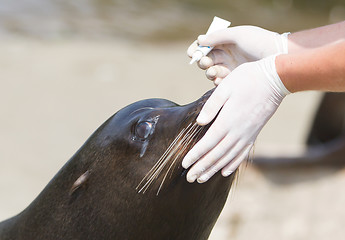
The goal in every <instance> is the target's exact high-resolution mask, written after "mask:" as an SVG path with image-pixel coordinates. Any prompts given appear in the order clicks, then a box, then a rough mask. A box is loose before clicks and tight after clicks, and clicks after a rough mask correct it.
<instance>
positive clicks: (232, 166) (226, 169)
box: [222, 145, 253, 177]
mask: <svg viewBox="0 0 345 240" xmlns="http://www.w3.org/2000/svg"><path fill="white" fill-rule="evenodd" d="M252 147H253V145H249V146H247V147H246V148H245V150H244V151H243V153H242V154H241V155H239V156H238V157H236V159H234V161H231V162H230V163H229V164H228V165H226V166H225V167H224V168H223V169H222V175H223V176H224V177H228V176H230V175H231V174H232V173H233V172H235V171H236V169H237V168H238V167H239V165H240V164H241V163H242V162H243V161H244V160H246V159H248V156H249V153H250V150H251V149H252Z"/></svg>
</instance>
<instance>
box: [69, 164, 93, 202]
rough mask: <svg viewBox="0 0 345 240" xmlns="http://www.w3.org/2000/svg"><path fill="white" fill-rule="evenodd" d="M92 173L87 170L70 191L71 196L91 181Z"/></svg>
mask: <svg viewBox="0 0 345 240" xmlns="http://www.w3.org/2000/svg"><path fill="white" fill-rule="evenodd" d="M89 176H90V172H89V170H87V171H86V172H84V173H83V174H82V175H81V176H80V177H78V179H77V180H76V181H75V182H74V183H73V185H72V187H71V189H70V190H69V195H70V196H71V195H72V194H73V193H74V192H75V191H76V190H77V189H79V188H81V187H82V186H84V185H85V184H86V182H87V180H88V179H89Z"/></svg>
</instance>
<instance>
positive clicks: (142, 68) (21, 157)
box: [0, 0, 345, 240]
mask: <svg viewBox="0 0 345 240" xmlns="http://www.w3.org/2000/svg"><path fill="white" fill-rule="evenodd" d="M215 15H216V16H219V17H222V18H224V19H227V20H230V21H231V22H232V26H236V25H242V24H250V25H257V26H260V27H263V28H266V29H269V30H272V31H277V32H280V33H282V32H287V31H291V32H294V31H298V30H303V29H306V28H313V27H317V26H321V25H326V24H329V23H334V22H338V21H341V20H344V19H345V1H344V0H328V1H321V0H298V1H297V0H295V1H294V0H233V1H230V0H228V1H226V0H214V1H209V0H174V1H173V0H146V1H142V0H73V1H67V0H26V1H13V0H0V110H1V118H0V166H1V167H0V221H1V220H4V219H6V218H9V217H11V216H13V215H15V214H17V213H19V212H20V211H21V210H23V209H24V208H25V207H26V206H27V205H28V204H29V203H30V202H31V201H32V200H33V199H34V198H35V197H36V196H37V195H38V194H39V192H40V191H41V190H42V189H43V188H44V186H45V185H46V184H47V183H48V181H49V180H50V179H51V178H52V177H53V176H54V174H55V173H56V172H57V171H58V170H59V169H60V168H61V167H62V165H63V164H64V163H65V162H66V161H67V160H68V159H69V158H70V157H71V156H72V155H73V154H74V152H76V151H77V149H78V148H79V147H80V146H81V145H82V144H83V143H84V141H85V140H86V139H87V137H88V136H89V135H90V134H91V133H92V132H93V131H94V130H95V129H96V128H97V127H98V126H99V125H100V124H101V123H103V122H104V121H105V120H106V119H107V118H108V117H109V116H111V115H112V114H113V113H115V112H116V111H117V110H119V109H120V108H122V107H124V106H126V105H128V104H130V103H132V102H134V101H137V100H141V99H144V98H153V97H159V98H166V99H169V100H172V101H175V102H177V103H179V104H186V103H189V102H191V101H194V100H196V99H197V98H199V97H200V96H201V95H202V94H203V93H204V92H206V91H207V90H209V89H211V88H212V87H213V85H212V83H211V82H209V81H208V80H206V78H205V76H204V73H203V72H202V71H200V70H199V69H198V68H197V67H196V66H195V65H194V66H190V65H189V64H188V62H189V59H188V57H187V56H186V53H185V52H186V49H187V47H188V46H189V45H190V43H191V42H193V41H194V39H195V38H196V37H197V36H198V35H199V34H203V33H205V32H206V30H207V28H208V26H209V24H210V22H211V21H212V18H213V17H214V16H215ZM319 101H320V94H319V93H316V92H306V93H299V94H294V95H291V96H288V97H287V98H286V99H285V100H284V102H283V104H282V105H281V107H280V108H279V110H278V112H277V114H276V115H275V116H274V117H273V118H272V119H271V120H270V122H269V124H268V125H267V126H266V127H265V128H264V130H263V132H262V133H261V134H260V136H259V138H258V141H257V143H256V154H258V155H265V156H267V155H269V156H275V155H297V154H300V153H302V152H303V151H304V150H305V144H304V143H305V138H306V136H307V134H308V131H309V128H310V123H311V121H312V119H313V115H314V112H315V109H316V107H317V105H318V103H319ZM242 170H243V171H242V174H241V175H240V178H239V182H238V184H237V186H236V187H235V188H234V191H233V192H232V194H231V195H230V197H229V200H228V202H227V203H226V206H225V208H224V210H223V212H222V215H221V217H220V219H219V221H218V222H217V224H216V227H215V228H214V231H213V232H212V235H211V237H210V239H212V240H215V239H217V240H223V239H236V240H247V239H251V238H253V237H255V238H256V239H265V240H270V239H272V240H273V239H281V240H284V239H289V240H291V239H296V240H297V239H304V240H305V239H313V240H318V239H333V240H336V239H343V236H344V234H345V230H344V228H343V223H344V222H345V209H344V207H343V206H344V201H345V192H343V191H342V189H343V186H344V183H345V171H344V169H339V168H332V167H322V168H320V167H315V168H311V169H297V170H279V171H261V170H260V169H257V168H256V167H255V166H253V165H249V166H248V167H246V168H244V169H242Z"/></svg>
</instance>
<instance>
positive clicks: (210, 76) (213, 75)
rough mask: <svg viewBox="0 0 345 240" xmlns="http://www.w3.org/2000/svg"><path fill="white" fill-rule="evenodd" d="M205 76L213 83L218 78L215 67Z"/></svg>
mask: <svg viewBox="0 0 345 240" xmlns="http://www.w3.org/2000/svg"><path fill="white" fill-rule="evenodd" d="M205 74H206V77H207V78H208V79H209V80H211V81H213V80H214V79H216V78H217V68H215V66H213V67H210V68H209V69H207V70H206V72H205Z"/></svg>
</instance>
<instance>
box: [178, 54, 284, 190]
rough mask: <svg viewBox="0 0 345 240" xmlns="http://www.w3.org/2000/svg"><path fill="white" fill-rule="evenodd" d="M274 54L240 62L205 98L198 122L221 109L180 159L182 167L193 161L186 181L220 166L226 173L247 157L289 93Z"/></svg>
mask: <svg viewBox="0 0 345 240" xmlns="http://www.w3.org/2000/svg"><path fill="white" fill-rule="evenodd" d="M275 58H276V55H273V56H270V57H267V58H264V59H261V60H259V61H256V62H250V63H244V64H242V65H240V66H239V67H237V68H236V69H235V70H234V71H233V72H231V73H230V74H229V75H228V76H227V77H226V78H224V80H223V81H222V82H221V83H220V84H219V86H218V87H217V88H216V89H215V91H214V92H213V94H212V95H211V96H210V98H209V99H208V100H207V102H206V103H205V105H204V107H203V109H202V110H201V112H200V114H199V116H198V118H197V122H198V123H199V124H200V125H206V124H208V123H210V122H211V121H212V119H213V118H215V117H216V115H217V113H218V112H219V111H220V112H219V115H218V116H217V118H216V119H215V121H214V123H213V124H212V126H211V127H210V128H209V129H208V131H207V132H206V134H205V135H204V136H203V138H202V139H201V140H200V141H199V142H198V143H197V144H196V145H195V146H194V147H193V148H192V149H191V150H190V151H189V152H188V154H187V155H186V156H185V158H184V160H183V162H182V166H183V167H184V168H188V167H189V166H191V165H192V164H193V163H194V165H193V166H192V168H191V169H190V170H189V171H188V174H187V181H188V182H194V181H195V180H196V179H197V180H198V182H199V183H202V182H206V181H207V180H208V179H209V178H211V177H212V176H213V175H214V174H215V173H216V172H218V171H219V170H220V169H223V170H222V175H223V176H229V175H230V174H231V173H232V172H234V171H235V170H236V168H237V167H238V166H239V165H240V163H241V162H242V161H243V160H244V159H246V158H247V156H248V153H249V151H250V149H251V148H252V146H253V144H254V141H255V139H256V137H257V135H258V134H259V132H260V130H261V129H262V128H263V126H264V125H265V124H266V122H267V121H268V120H269V119H270V117H271V116H272V115H273V113H274V112H275V111H276V109H277V108H278V106H279V105H280V103H281V101H282V100H283V98H284V97H285V96H286V95H287V94H289V91H288V90H287V89H286V88H285V86H284V85H283V83H282V82H281V80H280V78H279V76H278V74H277V71H276V68H275ZM195 162H196V163H195Z"/></svg>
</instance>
